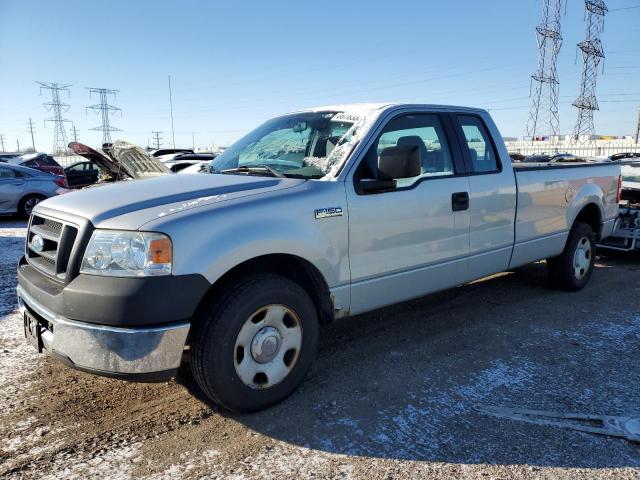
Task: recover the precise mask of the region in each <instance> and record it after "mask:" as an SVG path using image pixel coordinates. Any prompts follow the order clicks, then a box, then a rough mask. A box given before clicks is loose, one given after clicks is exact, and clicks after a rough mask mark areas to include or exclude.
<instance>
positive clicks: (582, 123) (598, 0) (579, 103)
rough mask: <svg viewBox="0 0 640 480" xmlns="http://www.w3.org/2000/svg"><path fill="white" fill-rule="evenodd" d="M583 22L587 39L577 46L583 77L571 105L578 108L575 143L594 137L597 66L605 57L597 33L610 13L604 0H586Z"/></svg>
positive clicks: (602, 27)
mask: <svg viewBox="0 0 640 480" xmlns="http://www.w3.org/2000/svg"><path fill="white" fill-rule="evenodd" d="M584 5H585V10H584V23H585V31H586V36H587V38H586V39H585V40H584V41H583V42H580V43H579V44H578V48H579V49H580V50H581V51H582V78H581V81H580V95H579V96H578V98H576V100H575V102H573V106H574V107H576V108H577V109H578V120H577V122H576V126H575V129H574V131H573V136H574V139H575V140H578V139H579V138H580V136H582V135H593V134H594V133H595V127H594V125H593V112H594V111H595V110H599V109H600V108H599V106H598V99H597V98H596V83H597V79H598V65H599V64H600V61H601V60H602V59H603V58H604V49H603V48H602V41H601V40H600V34H601V33H602V31H603V30H604V16H605V15H606V14H607V12H608V11H609V10H608V9H607V6H606V5H605V3H604V1H603V0H585V2H584Z"/></svg>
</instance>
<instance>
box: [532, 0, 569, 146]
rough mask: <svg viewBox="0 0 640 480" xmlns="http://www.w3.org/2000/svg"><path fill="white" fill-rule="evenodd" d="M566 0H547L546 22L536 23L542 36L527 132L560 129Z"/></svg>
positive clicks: (544, 10)
mask: <svg viewBox="0 0 640 480" xmlns="http://www.w3.org/2000/svg"><path fill="white" fill-rule="evenodd" d="M561 10H562V0H544V3H543V8H542V22H541V23H540V25H538V26H537V27H536V35H537V38H538V49H539V52H538V70H537V71H536V73H534V74H533V75H532V76H531V80H532V82H535V90H534V91H533V94H532V95H531V97H532V104H531V111H530V113H529V121H528V122H527V135H528V136H530V137H532V138H533V137H535V136H536V133H544V134H547V135H550V136H556V135H558V133H559V129H560V116H559V113H558V90H559V86H560V82H559V81H558V67H557V65H558V54H559V53H560V48H561V47H562V33H561V26H560V15H561Z"/></svg>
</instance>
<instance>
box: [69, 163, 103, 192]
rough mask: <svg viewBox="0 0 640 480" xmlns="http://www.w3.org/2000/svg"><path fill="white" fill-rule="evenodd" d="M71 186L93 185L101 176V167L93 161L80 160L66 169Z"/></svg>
mask: <svg viewBox="0 0 640 480" xmlns="http://www.w3.org/2000/svg"><path fill="white" fill-rule="evenodd" d="M64 173H65V175H66V176H67V183H68V184H69V187H70V188H82V187H86V186H87V185H93V184H94V183H96V182H97V181H98V178H100V169H99V168H98V166H97V165H96V164H95V163H93V162H78V163H74V164H73V165H70V166H68V167H67V168H65V169H64Z"/></svg>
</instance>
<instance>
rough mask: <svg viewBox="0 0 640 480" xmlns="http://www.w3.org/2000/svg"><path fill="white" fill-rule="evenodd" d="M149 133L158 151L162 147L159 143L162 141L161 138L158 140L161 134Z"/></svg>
mask: <svg viewBox="0 0 640 480" xmlns="http://www.w3.org/2000/svg"><path fill="white" fill-rule="evenodd" d="M151 133H153V141H154V142H155V143H156V150H160V145H162V144H161V142H160V141H161V140H162V138H160V134H161V133H162V132H156V131H152V132H151Z"/></svg>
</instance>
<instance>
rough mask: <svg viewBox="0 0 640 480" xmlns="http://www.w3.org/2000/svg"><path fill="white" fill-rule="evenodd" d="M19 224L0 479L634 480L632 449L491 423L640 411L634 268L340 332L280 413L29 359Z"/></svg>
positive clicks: (490, 284)
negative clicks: (238, 411) (19, 289)
mask: <svg viewBox="0 0 640 480" xmlns="http://www.w3.org/2000/svg"><path fill="white" fill-rule="evenodd" d="M24 225H25V224H24V222H19V221H14V220H4V221H0V405H2V409H1V410H0V477H3V478H52V479H53V478H87V477H89V476H94V475H99V476H104V477H110V478H122V479H127V478H178V477H180V478H202V477H205V478H361V477H367V478H369V479H377V478H407V479H408V478H434V479H436V478H437V479H440V478H505V479H507V478H509V479H512V478H549V479H551V478H553V479H555V478H593V479H602V478H640V444H637V443H636V444H634V443H631V442H629V441H627V440H624V439H619V438H612V437H606V436H598V435H593V434H589V433H582V432H578V431H574V430H570V429H563V428H557V427H548V426H539V425H532V424H529V423H522V422H517V421H513V420H508V419H501V418H496V417H492V416H490V415H486V414H483V413H481V411H480V410H479V408H481V407H482V406H498V407H517V408H528V409H536V410H555V411H562V412H577V413H596V414H607V415H630V414H640V401H639V400H640V363H639V362H638V358H640V257H638V256H626V255H616V256H615V257H614V258H605V257H601V258H600V259H599V261H598V264H597V270H596V272H595V273H594V277H593V279H592V282H591V283H590V285H589V286H588V287H587V288H586V289H585V290H584V291H582V292H579V293H575V294H567V293H561V292H556V291H553V290H550V289H549V288H548V287H547V285H546V278H545V274H544V265H543V264H536V265H532V266H530V267H527V268H525V269H522V270H518V271H517V272H515V273H508V274H503V275H496V276H493V277H490V278H488V279H484V280H482V281H479V282H475V283H473V284H471V285H467V286H465V287H461V288H457V289H454V290H450V291H447V292H444V293H440V294H437V295H431V296H429V297H426V298H423V299H420V300H415V301H412V302H408V303H405V304H402V305H399V306H395V307H391V308H387V309H384V310H380V311H378V312H374V313H372V314H367V315H363V316H359V317H356V318H352V319H350V320H346V321H343V322H338V323H336V324H334V325H331V326H329V327H326V328H325V329H324V330H323V332H322V338H321V345H320V352H319V358H318V361H317V363H316V365H315V367H314V369H313V371H312V372H311V374H310V375H309V377H308V378H307V380H306V382H305V383H304V384H303V385H302V387H301V388H300V389H299V390H298V391H297V392H296V393H295V394H294V395H293V396H292V397H290V398H289V399H288V400H287V401H285V402H284V403H282V404H280V405H278V406H276V407H274V408H271V409H269V410H267V411H265V412H261V413H258V414H253V415H231V414H228V413H226V412H223V411H220V410H218V409H217V408H216V407H215V406H214V405H208V404H207V403H206V402H205V401H204V400H203V399H202V397H201V395H200V393H199V392H198V389H197V387H196V386H195V385H193V382H192V381H191V380H190V379H189V377H188V376H185V377H184V378H182V379H180V380H179V381H178V382H169V383H161V384H133V383H126V382H121V381H117V380H111V379H105V378H99V377H94V376H91V375H87V374H83V373H80V372H76V371H73V370H70V369H68V368H65V367H63V366H61V365H58V364H56V363H54V362H52V361H50V360H49V359H48V358H47V357H46V356H44V355H37V354H36V353H35V352H34V351H32V350H31V347H30V346H28V345H27V344H26V342H25V341H24V339H23V337H22V320H21V318H20V316H19V314H18V313H17V310H16V306H15V293H14V289H15V264H16V262H17V260H18V258H19V257H20V255H21V250H22V248H23V242H24V235H25V229H24Z"/></svg>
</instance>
